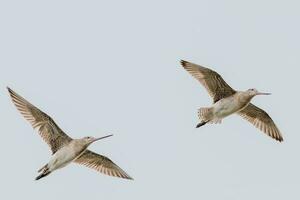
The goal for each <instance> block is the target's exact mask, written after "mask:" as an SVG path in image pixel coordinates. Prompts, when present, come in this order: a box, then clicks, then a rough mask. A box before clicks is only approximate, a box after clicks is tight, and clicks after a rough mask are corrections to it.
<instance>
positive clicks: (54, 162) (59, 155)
mask: <svg viewBox="0 0 300 200" xmlns="http://www.w3.org/2000/svg"><path fill="white" fill-rule="evenodd" d="M75 158H76V154H75V153H74V152H72V151H70V149H69V148H66V147H63V148H62V149H60V150H58V151H57V152H56V153H55V154H54V155H53V156H52V158H51V160H50V162H49V163H48V167H49V170H50V171H53V170H56V169H59V168H62V167H65V166H66V165H68V164H69V163H71V162H72V161H73V160H74V159H75Z"/></svg>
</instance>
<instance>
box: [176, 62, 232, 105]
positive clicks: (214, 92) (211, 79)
mask: <svg viewBox="0 0 300 200" xmlns="http://www.w3.org/2000/svg"><path fill="white" fill-rule="evenodd" d="M181 65H182V66H183V67H184V68H185V69H186V70H187V71H188V72H189V73H190V74H191V75H192V76H193V77H195V78H196V79H197V80H198V81H199V82H200V83H201V84H202V85H203V86H204V87H205V88H206V90H207V91H208V93H209V95H210V96H211V97H212V98H213V101H214V103H215V102H217V101H219V100H220V99H223V98H226V97H228V96H231V95H233V94H235V93H236V91H235V90H234V89H232V88H231V87H230V86H229V85H228V84H227V83H226V82H225V81H224V80H223V78H222V77H221V75H220V74H218V73H217V72H215V71H213V70H211V69H208V68H205V67H202V66H200V65H196V64H194V63H191V62H187V61H184V60H181Z"/></svg>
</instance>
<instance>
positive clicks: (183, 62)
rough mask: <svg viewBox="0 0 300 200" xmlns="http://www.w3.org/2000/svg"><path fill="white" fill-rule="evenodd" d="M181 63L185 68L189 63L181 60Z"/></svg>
mask: <svg viewBox="0 0 300 200" xmlns="http://www.w3.org/2000/svg"><path fill="white" fill-rule="evenodd" d="M180 63H181V65H182V66H183V67H185V66H186V64H187V63H188V61H185V60H180Z"/></svg>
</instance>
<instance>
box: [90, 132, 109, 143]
mask: <svg viewBox="0 0 300 200" xmlns="http://www.w3.org/2000/svg"><path fill="white" fill-rule="evenodd" d="M111 136H113V135H112V134H111V135H106V136H103V137H99V138H96V139H94V141H93V142H95V141H98V140H102V139H104V138H108V137H111Z"/></svg>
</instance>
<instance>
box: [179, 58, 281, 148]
mask: <svg viewBox="0 0 300 200" xmlns="http://www.w3.org/2000/svg"><path fill="white" fill-rule="evenodd" d="M181 65H182V66H183V67H184V69H186V70H187V71H188V72H189V73H190V74H191V75H192V76H193V77H194V78H196V79H197V80H198V81H199V82H200V83H201V84H202V85H203V86H204V87H205V89H206V90H207V92H208V93H209V95H210V96H211V97H212V99H213V105H212V106H211V107H206V108H200V109H199V110H198V117H199V119H200V120H201V121H200V123H199V124H198V125H197V126H196V128H199V127H201V126H203V125H205V124H206V123H221V122H222V119H223V118H225V117H227V116H229V115H231V114H233V113H237V114H238V115H240V116H242V117H243V118H244V119H246V120H247V121H249V122H250V123H251V124H253V125H254V126H255V127H257V128H259V129H260V130H261V131H263V132H264V133H265V134H267V135H269V136H270V137H272V138H274V139H275V140H277V141H279V142H282V141H283V138H282V136H281V133H280V131H279V129H278V128H277V126H276V125H275V123H274V121H273V120H272V119H271V117H270V116H269V115H268V114H267V113H266V112H265V111H264V110H262V109H260V108H259V107H257V106H255V105H253V104H252V103H250V101H251V100H252V98H253V97H254V96H256V95H270V93H264V92H259V91H257V90H256V89H248V90H246V91H236V90H234V89H232V88H231V87H230V86H229V85H228V84H227V83H226V82H225V81H224V80H223V78H222V77H221V76H220V75H219V74H218V73H217V72H215V71H213V70H211V69H208V68H206V67H202V66H200V65H197V64H194V63H191V62H187V61H184V60H181Z"/></svg>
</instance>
